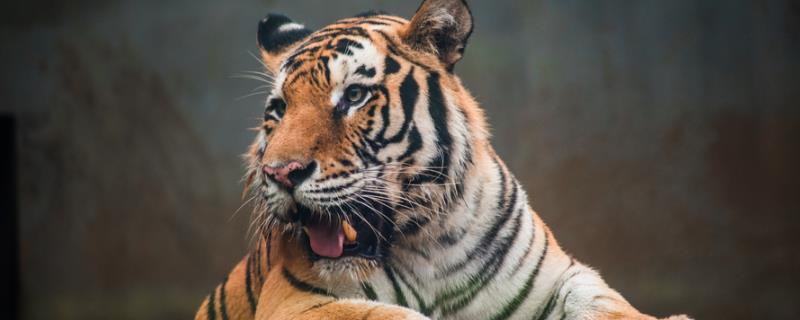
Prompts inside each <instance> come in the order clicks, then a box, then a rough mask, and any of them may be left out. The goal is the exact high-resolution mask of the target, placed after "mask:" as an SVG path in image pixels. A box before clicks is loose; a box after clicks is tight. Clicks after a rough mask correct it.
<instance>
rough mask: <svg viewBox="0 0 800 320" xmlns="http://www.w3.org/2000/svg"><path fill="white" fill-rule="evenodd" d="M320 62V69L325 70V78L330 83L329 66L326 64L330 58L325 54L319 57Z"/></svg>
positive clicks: (331, 80)
mask: <svg viewBox="0 0 800 320" xmlns="http://www.w3.org/2000/svg"><path fill="white" fill-rule="evenodd" d="M319 59H320V62H322V69H323V71H324V72H325V79H327V80H328V83H332V82H333V79H331V68H330V67H329V66H328V60H330V58H329V57H327V56H321V57H319Z"/></svg>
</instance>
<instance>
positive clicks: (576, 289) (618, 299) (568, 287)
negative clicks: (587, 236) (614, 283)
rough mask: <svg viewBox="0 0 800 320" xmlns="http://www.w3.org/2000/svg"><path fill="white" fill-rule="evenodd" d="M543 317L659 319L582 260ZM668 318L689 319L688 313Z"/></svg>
mask: <svg viewBox="0 0 800 320" xmlns="http://www.w3.org/2000/svg"><path fill="white" fill-rule="evenodd" d="M545 308H546V312H545V313H544V314H543V317H542V318H541V319H648V320H649V319H656V318H654V317H652V316H649V315H645V314H642V313H640V312H639V311H638V310H636V308H634V307H633V306H631V304H630V303H628V301H626V300H625V298H623V297H622V295H620V294H619V293H618V292H617V291H615V290H614V289H611V288H610V287H609V286H608V285H607V284H606V283H605V281H603V279H602V278H601V277H600V275H599V274H598V273H597V272H596V271H594V270H592V269H591V268H589V267H587V266H585V265H582V264H580V263H574V264H572V266H570V267H569V268H568V269H567V270H566V272H564V274H563V276H562V277H561V280H560V285H559V286H557V289H556V291H555V292H554V293H553V295H552V296H551V299H550V301H549V302H548V305H547V306H546V307H545ZM669 319H672V320H681V319H689V318H688V317H686V316H685V315H680V316H672V317H670V318H669Z"/></svg>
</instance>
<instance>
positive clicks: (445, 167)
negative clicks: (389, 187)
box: [412, 72, 453, 183]
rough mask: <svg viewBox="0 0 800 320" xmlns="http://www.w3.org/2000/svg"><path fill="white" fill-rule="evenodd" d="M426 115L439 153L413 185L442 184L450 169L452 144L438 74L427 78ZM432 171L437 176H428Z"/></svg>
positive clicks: (415, 179) (414, 179)
mask: <svg viewBox="0 0 800 320" xmlns="http://www.w3.org/2000/svg"><path fill="white" fill-rule="evenodd" d="M427 82H428V98H429V101H428V113H429V114H430V116H431V120H432V121H433V126H434V128H435V130H436V144H437V147H438V149H439V153H438V154H437V155H436V157H435V158H434V159H432V160H431V162H430V163H429V165H428V167H429V168H431V170H427V171H426V172H425V173H426V174H423V175H416V176H414V178H413V179H412V182H415V183H426V182H434V183H443V182H445V181H446V179H447V174H448V172H449V167H450V152H451V148H452V144H453V138H452V136H450V130H449V129H448V126H447V105H445V101H444V96H443V95H442V90H441V87H440V86H439V74H438V73H435V72H434V73H431V74H430V75H429V76H428V81H427ZM430 171H433V172H436V173H437V174H430V173H429V172H430Z"/></svg>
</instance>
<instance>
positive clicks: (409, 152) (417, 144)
mask: <svg viewBox="0 0 800 320" xmlns="http://www.w3.org/2000/svg"><path fill="white" fill-rule="evenodd" d="M407 140H408V147H407V148H406V151H404V152H403V154H401V155H400V156H399V157H397V161H400V162H402V161H404V160H406V159H408V158H411V156H413V155H414V154H415V153H416V152H417V151H419V150H420V149H422V136H421V135H420V134H419V130H417V126H413V127H411V131H410V132H409V133H408V138H407Z"/></svg>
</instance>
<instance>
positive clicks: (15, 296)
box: [0, 114, 20, 319]
mask: <svg viewBox="0 0 800 320" xmlns="http://www.w3.org/2000/svg"><path fill="white" fill-rule="evenodd" d="M16 134H17V124H16V121H15V119H14V117H13V116H12V115H10V114H0V172H1V173H0V195H2V196H0V215H2V219H3V220H2V223H0V228H2V232H0V234H2V236H3V239H2V246H3V252H4V256H5V258H4V259H2V260H3V270H6V271H5V272H3V280H2V282H3V283H2V287H3V289H2V290H3V294H2V300H3V301H4V303H3V304H8V305H6V306H3V310H4V311H3V313H4V314H6V317H9V318H10V319H19V317H20V274H19V215H18V212H17V210H18V207H17V197H18V196H19V195H18V194H17V144H16V142H17V136H16Z"/></svg>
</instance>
